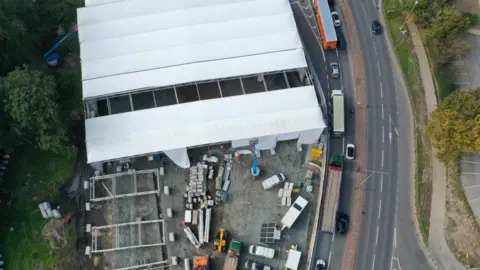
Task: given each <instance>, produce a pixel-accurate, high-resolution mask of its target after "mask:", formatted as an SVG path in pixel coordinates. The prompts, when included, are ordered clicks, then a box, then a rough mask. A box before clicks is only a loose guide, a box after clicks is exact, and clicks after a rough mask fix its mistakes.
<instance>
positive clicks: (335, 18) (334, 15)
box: [332, 11, 342, 27]
mask: <svg viewBox="0 0 480 270" xmlns="http://www.w3.org/2000/svg"><path fill="white" fill-rule="evenodd" d="M332 20H333V25H334V26H335V27H340V25H342V23H341V22H340V15H338V12H336V11H332Z"/></svg>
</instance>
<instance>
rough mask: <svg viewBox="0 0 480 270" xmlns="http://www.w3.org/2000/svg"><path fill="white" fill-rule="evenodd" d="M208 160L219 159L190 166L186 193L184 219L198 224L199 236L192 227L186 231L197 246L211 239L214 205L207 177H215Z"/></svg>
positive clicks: (214, 161) (189, 222) (189, 223)
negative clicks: (208, 192)
mask: <svg viewBox="0 0 480 270" xmlns="http://www.w3.org/2000/svg"><path fill="white" fill-rule="evenodd" d="M204 159H205V158H204ZM206 162H210V163H212V162H213V163H216V162H218V159H216V160H212V158H209V159H207V160H206V161H204V162H201V163H198V164H197V165H196V166H192V167H190V174H189V180H188V184H187V186H186V189H185V191H186V192H185V194H184V197H185V199H186V203H185V208H186V210H185V220H184V221H185V224H186V225H196V226H198V238H197V237H196V236H195V234H194V233H193V232H192V231H191V230H190V228H189V229H188V230H185V233H186V234H187V237H188V239H190V241H191V242H192V244H193V245H194V246H195V247H197V248H199V247H200V246H201V245H203V244H204V243H208V242H209V240H210V239H209V235H210V223H211V219H212V208H211V207H212V206H213V205H214V201H213V200H212V197H211V196H210V195H208V194H207V181H206V180H207V179H213V176H214V172H213V170H214V168H213V165H210V166H209V165H208V164H207V163H206ZM207 176H208V177H207Z"/></svg>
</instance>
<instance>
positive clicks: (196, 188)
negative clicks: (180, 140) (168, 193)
mask: <svg viewBox="0 0 480 270" xmlns="http://www.w3.org/2000/svg"><path fill="white" fill-rule="evenodd" d="M205 167H206V166H205V165H203V164H198V165H197V166H193V167H190V178H189V182H188V186H187V187H186V189H185V190H186V192H187V201H188V203H191V202H198V201H197V200H193V199H195V198H196V197H200V196H205V195H206V194H207V192H206V191H207V190H206V183H205V180H206V177H205V174H206V168H205Z"/></svg>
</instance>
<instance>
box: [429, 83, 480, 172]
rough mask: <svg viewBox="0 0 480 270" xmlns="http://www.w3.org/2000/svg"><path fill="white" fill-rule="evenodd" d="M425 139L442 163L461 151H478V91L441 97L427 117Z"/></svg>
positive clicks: (479, 119)
mask: <svg viewBox="0 0 480 270" xmlns="http://www.w3.org/2000/svg"><path fill="white" fill-rule="evenodd" d="M427 136H428V138H429V139H430V140H431V141H432V144H433V146H434V147H435V148H436V149H437V151H438V158H439V159H440V160H441V161H443V162H445V163H451V162H454V161H456V160H458V158H459V157H460V154H461V153H462V152H473V151H480V88H477V89H472V90H470V91H467V92H465V91H457V92H455V93H453V94H451V95H450V96H448V97H447V98H445V100H444V101H443V102H442V103H440V105H439V106H438V107H437V109H436V110H435V111H433V112H432V114H431V117H430V121H429V122H428V125H427Z"/></svg>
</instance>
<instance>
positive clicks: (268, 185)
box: [262, 173, 285, 190]
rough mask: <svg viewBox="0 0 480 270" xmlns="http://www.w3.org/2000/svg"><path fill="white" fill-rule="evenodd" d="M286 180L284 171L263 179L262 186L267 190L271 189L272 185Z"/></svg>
mask: <svg viewBox="0 0 480 270" xmlns="http://www.w3.org/2000/svg"><path fill="white" fill-rule="evenodd" d="M283 181H285V175H284V174H283V173H279V174H276V175H274V176H271V177H269V178H267V179H265V180H263V181H262V187H263V189H265V190H269V189H271V188H272V187H274V186H276V185H278V184H280V183H282V182H283Z"/></svg>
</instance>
